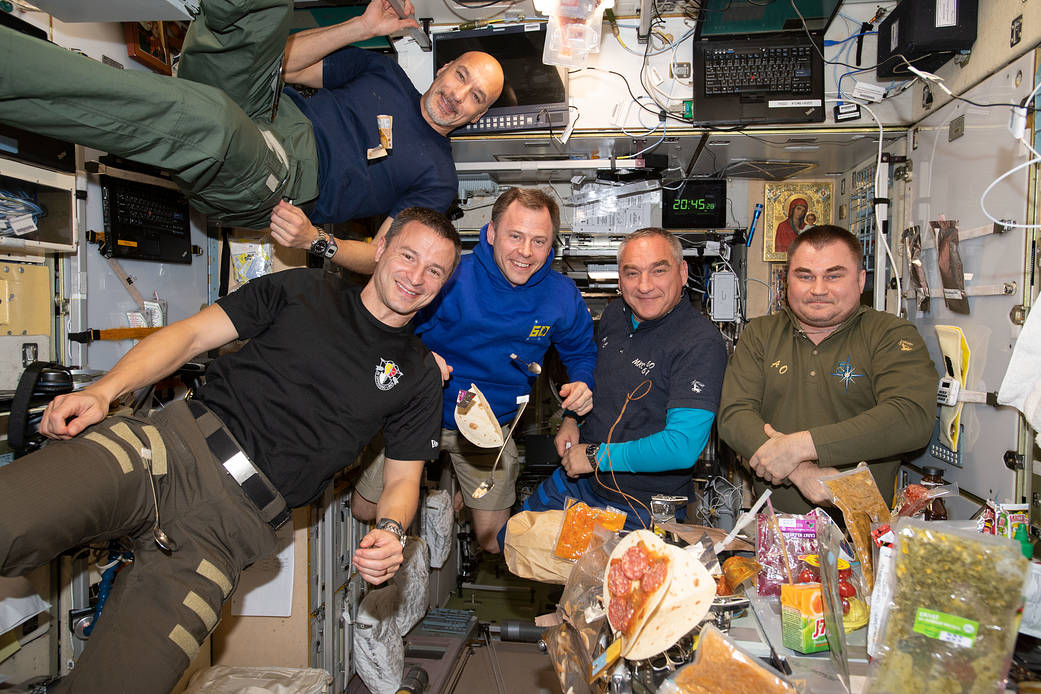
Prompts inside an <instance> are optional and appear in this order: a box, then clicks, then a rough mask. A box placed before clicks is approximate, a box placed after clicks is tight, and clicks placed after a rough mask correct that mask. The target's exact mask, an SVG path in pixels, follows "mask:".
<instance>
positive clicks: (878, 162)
mask: <svg viewBox="0 0 1041 694" xmlns="http://www.w3.org/2000/svg"><path fill="white" fill-rule="evenodd" d="M825 101H835V100H834V99H825ZM850 101H851V102H852V103H855V104H857V105H858V106H860V107H861V108H863V109H864V110H865V111H867V112H868V113H869V114H870V115H871V117H872V118H874V119H875V123H876V124H877V125H878V156H877V157H876V158H875V181H874V186H873V187H872V195H874V196H875V197H876V198H877V197H879V193H880V192H881V191H880V190H879V188H880V186H881V185H882V182H881V175H882V144H883V139H884V137H885V128H884V127H883V126H882V121H881V120H880V119H879V117H878V115H877V114H876V113H875V112H874V110H872V108H871V107H870V106H868V105H867V104H866V103H864V102H862V101H858V100H857V99H850ZM873 212H874V214H872V215H871V216H872V218H873V219H874V221H875V243H877V244H879V245H880V246H882V248H884V249H885V251H886V257H887V258H888V259H889V263H890V265H892V267H893V278H894V279H896V301H897V310H896V315H898V316H899V315H900V314H901V312H902V310H903V305H904V300H903V288H902V286H901V285H902V282H901V279H900V269H899V268H897V266H896V259H895V258H894V257H893V252H892V250H890V248H889V243H888V242H887V241H886V237H885V234H883V232H882V221H881V220H880V219H879V217H878V211H877V210H873ZM882 279H883V278H882V277H880V276H879V273H878V268H877V267H876V268H875V281H876V282H879V281H882Z"/></svg>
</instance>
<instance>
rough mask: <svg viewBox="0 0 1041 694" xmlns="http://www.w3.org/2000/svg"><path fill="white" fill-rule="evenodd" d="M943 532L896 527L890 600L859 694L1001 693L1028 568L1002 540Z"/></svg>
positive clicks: (934, 526) (910, 524)
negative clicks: (865, 693)
mask: <svg viewBox="0 0 1041 694" xmlns="http://www.w3.org/2000/svg"><path fill="white" fill-rule="evenodd" d="M944 526H945V524H944V523H938V522H926V521H922V520H916V519H902V520H901V522H900V524H899V526H898V527H897V529H896V535H897V544H896V549H895V552H896V553H895V560H894V562H893V568H892V573H891V575H890V578H891V580H892V582H893V585H894V589H893V596H892V599H891V601H890V604H889V605H888V613H887V615H886V616H885V617H884V618H883V620H884V621H883V623H882V627H881V633H882V637H881V641H880V644H879V650H878V657H877V659H876V660H875V662H874V663H873V665H872V669H871V672H870V681H869V683H868V686H867V688H866V689H865V691H868V692H872V694H907V693H908V692H915V693H916V694H993V693H994V692H999V691H1004V684H1003V680H1004V678H1005V674H1006V672H1007V671H1008V665H1009V661H1010V659H1011V657H1012V649H1013V646H1014V645H1015V640H1016V615H1017V612H1018V611H1019V609H1020V606H1021V605H1022V603H1023V590H1024V587H1025V583H1026V577H1027V569H1028V566H1029V562H1028V561H1027V560H1026V559H1024V558H1023V555H1022V553H1021V552H1020V550H1019V547H1018V546H1017V545H1016V544H1015V543H1014V542H1012V541H1011V540H1008V539H1007V538H1002V537H996V536H993V535H981V534H978V533H975V532H972V531H961V530H956V529H951V528H945V527H944ZM872 609H885V606H883V605H872Z"/></svg>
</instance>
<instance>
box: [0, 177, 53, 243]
mask: <svg viewBox="0 0 1041 694" xmlns="http://www.w3.org/2000/svg"><path fill="white" fill-rule="evenodd" d="M46 214H47V210H46V209H44V207H43V206H42V205H40V204H39V203H38V202H36V201H35V200H34V199H33V197H32V196H30V195H29V194H28V193H26V192H25V191H23V190H8V189H6V188H0V236H15V235H17V234H20V233H27V232H29V231H33V230H35V229H36V227H37V226H38V223H39V219H40V217H42V216H44V215H46ZM23 217H31V218H32V227H31V228H30V227H29V225H28V224H21V223H19V222H20V220H22V218H23Z"/></svg>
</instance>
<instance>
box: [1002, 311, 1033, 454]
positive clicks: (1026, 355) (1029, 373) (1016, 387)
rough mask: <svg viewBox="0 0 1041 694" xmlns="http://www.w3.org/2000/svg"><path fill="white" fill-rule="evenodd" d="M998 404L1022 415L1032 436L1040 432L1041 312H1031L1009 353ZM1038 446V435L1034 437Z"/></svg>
mask: <svg viewBox="0 0 1041 694" xmlns="http://www.w3.org/2000/svg"><path fill="white" fill-rule="evenodd" d="M998 402H999V403H1000V404H1002V405H1012V406H1013V407H1015V408H1016V409H1017V410H1019V411H1020V412H1022V413H1023V416H1024V417H1026V420H1027V422H1028V423H1029V424H1030V426H1031V427H1033V428H1034V432H1035V433H1037V432H1039V431H1041V310H1031V311H1030V313H1028V314H1027V320H1026V323H1025V324H1024V325H1023V330H1022V331H1021V332H1020V333H1019V339H1017V340H1016V346H1015V347H1014V348H1013V349H1012V358H1011V359H1009V362H1008V369H1007V370H1006V371H1005V378H1004V380H1002V381H1001V388H1000V389H999V390H998ZM1036 440H1037V442H1038V445H1041V433H1038V434H1037V436H1036Z"/></svg>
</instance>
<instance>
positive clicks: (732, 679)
mask: <svg viewBox="0 0 1041 694" xmlns="http://www.w3.org/2000/svg"><path fill="white" fill-rule="evenodd" d="M797 692H798V690H797V689H796V688H795V687H794V686H793V685H792V683H791V682H789V681H788V680H786V679H785V678H784V676H783V675H781V673H779V672H777V671H776V670H774V669H773V668H770V667H768V666H766V665H764V664H763V663H762V661H760V660H759V659H758V658H753V657H752V656H750V655H749V654H748V653H746V652H744V651H743V650H741V649H740V648H738V647H737V646H735V645H734V643H733V642H732V641H730V639H728V638H727V637H726V636H724V635H723V632H721V631H720V630H719V629H717V628H716V627H715V625H713V624H707V625H706V626H705V628H704V629H702V630H701V636H700V637H699V638H698V651H697V654H696V655H695V656H694V662H693V663H691V664H690V665H685V666H683V667H681V668H680V669H679V670H677V671H676V672H675V673H674V674H673V675H671V676H670V677H669V678H668V679H667V680H665V681H664V682H662V684H661V687H659V688H658V694H796V693H797Z"/></svg>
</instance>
